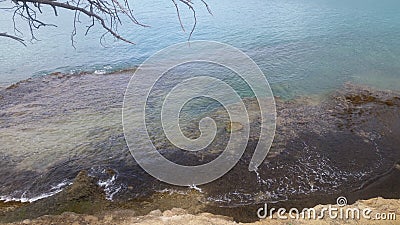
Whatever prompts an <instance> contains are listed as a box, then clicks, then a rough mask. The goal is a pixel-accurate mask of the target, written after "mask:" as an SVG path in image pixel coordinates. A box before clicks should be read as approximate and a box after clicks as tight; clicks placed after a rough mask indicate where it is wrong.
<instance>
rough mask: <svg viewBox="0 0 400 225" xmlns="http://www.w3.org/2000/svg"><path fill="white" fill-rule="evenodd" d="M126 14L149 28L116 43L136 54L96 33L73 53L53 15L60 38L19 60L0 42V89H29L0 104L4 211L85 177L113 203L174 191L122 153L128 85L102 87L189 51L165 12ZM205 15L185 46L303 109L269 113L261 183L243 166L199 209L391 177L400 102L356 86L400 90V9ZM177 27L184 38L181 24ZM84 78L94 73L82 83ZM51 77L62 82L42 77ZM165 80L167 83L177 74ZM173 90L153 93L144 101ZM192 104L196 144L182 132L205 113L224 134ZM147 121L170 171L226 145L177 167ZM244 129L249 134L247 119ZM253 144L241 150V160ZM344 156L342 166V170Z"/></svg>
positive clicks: (256, 5)
mask: <svg viewBox="0 0 400 225" xmlns="http://www.w3.org/2000/svg"><path fill="white" fill-rule="evenodd" d="M151 4H154V5H151ZM135 5H138V8H137V10H136V14H137V17H138V18H139V19H142V21H143V23H146V24H149V25H151V26H152V27H151V28H138V27H136V28H135V27H134V28H132V29H124V30H123V31H122V30H121V31H122V32H123V34H124V35H126V36H127V37H129V38H130V39H132V40H133V41H135V42H136V43H137V45H134V46H130V45H127V44H126V43H122V42H116V43H114V42H112V41H109V42H108V43H109V45H110V47H106V48H103V47H101V46H100V44H99V43H98V37H99V35H100V34H101V31H99V30H94V32H93V33H92V34H90V35H89V36H88V37H86V38H82V37H77V41H78V42H77V44H76V47H77V48H76V50H74V49H73V48H72V47H71V45H70V42H69V36H70V33H69V30H68V29H63V28H68V27H70V26H71V24H70V23H69V20H67V19H66V18H67V17H66V16H67V15H63V16H60V18H59V20H58V21H57V22H58V23H59V25H60V27H59V28H51V29H50V28H49V29H48V28H46V29H43V30H41V31H40V32H39V35H38V37H39V38H40V39H41V41H38V42H34V43H33V44H32V45H30V44H29V47H27V48H25V47H23V46H22V45H20V44H19V43H16V42H12V41H9V40H1V41H2V43H4V44H2V45H1V46H0V52H1V55H0V63H1V65H2V67H1V68H0V84H1V86H8V85H10V84H11V83H15V82H18V81H20V80H24V79H27V78H30V77H32V76H33V77H34V78H33V79H29V80H27V81H24V82H21V83H19V84H18V85H16V86H14V87H12V88H9V89H1V91H0V102H1V105H0V110H1V111H0V130H1V134H2V135H1V136H0V141H1V146H0V157H1V160H2V164H1V165H0V183H2V184H3V185H2V186H1V187H0V196H1V198H3V199H15V200H23V201H33V200H37V199H39V198H42V197H46V196H48V195H51V194H54V193H57V192H59V191H61V190H62V189H63V188H64V187H66V186H67V185H69V184H70V183H71V182H72V180H73V178H74V176H75V175H76V174H77V173H78V172H79V171H80V170H83V169H85V170H88V171H89V173H90V174H91V175H92V176H96V177H98V178H99V179H100V181H99V184H100V185H102V186H103V187H104V188H105V190H106V192H107V196H108V197H109V198H110V199H111V198H114V199H118V198H119V199H126V198H135V197H137V196H143V195H147V194H152V193H153V192H154V191H163V190H169V191H171V190H176V189H179V188H175V187H171V186H168V185H166V184H163V183H160V182H157V181H156V180H155V179H153V178H152V177H150V176H149V175H147V174H146V173H145V172H144V171H143V170H142V169H140V167H138V166H137V165H136V163H135V162H134V160H133V158H132V157H131V156H130V153H129V151H128V149H127V147H126V144H125V141H124V136H123V133H122V124H121V107H122V100H123V93H124V90H125V87H126V85H127V82H128V81H129V78H130V76H131V74H132V73H129V72H127V73H117V74H110V75H100V74H102V73H107V72H112V71H115V70H119V69H125V68H131V67H134V66H136V65H138V64H140V62H142V61H143V60H144V59H145V58H147V57H148V56H150V55H151V54H152V53H154V52H156V51H158V50H160V49H162V48H163V47H167V46H168V45H170V44H174V43H177V42H181V41H185V40H186V39H187V37H188V34H187V33H183V32H182V31H181V30H180V27H179V24H178V21H177V18H176V15H175V9H174V7H173V5H172V4H170V2H169V1H167V2H158V3H149V2H140V3H139V2H138V3H136V4H135ZM210 5H211V7H212V10H213V12H214V16H210V15H208V14H207V13H206V10H205V9H203V10H202V9H199V10H198V11H199V13H198V18H199V24H198V27H197V29H196V31H195V34H194V36H193V40H200V39H204V40H214V41H221V42H225V43H229V44H231V45H233V46H235V47H238V48H239V49H241V50H243V51H244V52H246V53H247V54H248V55H249V56H250V57H252V58H253V59H254V60H255V61H256V63H257V64H258V65H259V66H260V67H261V69H262V70H263V71H264V73H265V74H266V76H267V77H268V80H269V81H270V83H271V86H272V89H273V91H274V94H275V95H276V96H280V97H282V98H284V99H293V98H296V99H297V97H300V99H303V100H304V102H302V100H297V101H295V102H292V103H287V102H284V101H278V116H280V118H281V119H280V120H278V132H277V133H278V135H277V136H276V139H275V143H274V146H273V149H272V150H271V151H272V152H271V153H272V154H271V156H274V158H273V160H272V159H271V160H267V161H266V163H265V164H264V165H263V166H261V167H260V170H259V174H256V173H250V172H248V171H247V167H246V165H247V164H246V163H248V160H249V155H246V154H245V156H244V158H243V160H242V161H241V162H240V163H239V165H238V166H237V167H236V169H234V170H232V171H231V172H230V173H229V174H227V176H226V177H225V179H221V180H219V181H218V182H216V183H212V184H210V185H206V186H204V187H201V188H202V189H203V191H205V192H207V193H208V194H207V198H206V199H205V201H209V202H213V203H216V204H221V205H247V204H254V203H259V202H263V201H283V200H287V199H291V198H299V197H301V196H304V195H313V194H315V195H320V194H326V193H336V192H340V191H346V190H347V191H349V190H352V189H357V188H359V187H362V186H363V185H364V184H365V183H366V182H368V181H369V180H371V179H374V178H375V177H377V176H379V175H381V174H383V173H385V172H387V171H388V170H390V169H391V168H393V165H394V164H396V160H397V159H398V149H397V148H396V146H399V143H397V142H398V141H397V138H395V137H398V135H399V134H400V131H399V127H400V125H399V121H400V120H399V118H398V117H399V115H400V114H399V107H398V106H399V105H400V103H399V102H398V101H399V98H398V94H396V93H390V92H384V93H381V92H379V91H375V90H373V89H371V88H369V87H363V86H362V87H359V86H358V84H367V85H368V86H372V87H376V88H379V89H391V90H393V91H396V90H400V82H398V78H399V77H400V74H399V71H400V63H399V62H400V45H398V43H399V41H398V40H400V13H399V6H400V3H399V2H398V1H381V2H379V3H378V2H374V1H353V2H352V3H349V2H348V1H335V2H333V1H317V0H314V1H266V2H257V1H250V2H249V1H246V2H244V1H243V2H237V1H236V2H231V1H230V2H228V1H218V2H210ZM139 6H140V7H139ZM199 7H200V5H199ZM160 11H162V12H165V13H164V14H161V13H160ZM64 16H65V18H64ZM44 17H46V18H51V15H44ZM184 17H185V20H184V21H185V22H186V23H188V25H187V26H188V27H189V26H190V25H191V24H190V22H191V17H190V14H184ZM0 21H1V23H0V30H4V29H6V28H8V29H10V27H9V26H7V24H9V23H7V21H8V18H7V17H6V16H5V15H0ZM227 21H229V22H227ZM3 28H4V29H3ZM200 68H202V67H200ZM213 69H214V70H213ZM83 71H91V72H94V73H95V74H89V75H78V74H79V73H80V72H83ZM201 71H202V72H203V73H204V71H206V72H207V73H210V74H213V75H215V74H217V75H216V76H217V77H218V76H219V77H220V78H222V79H224V80H226V81H227V82H228V83H229V82H231V83H235V82H236V81H239V80H238V79H237V78H235V76H233V75H232V74H230V73H229V71H225V70H223V69H221V68H217V67H212V66H205V67H204V68H202V70H201ZM53 72H61V73H62V74H58V75H49V76H43V75H46V74H49V73H53ZM172 72H174V71H172ZM175 72H176V77H175V79H177V78H178V77H179V74H180V73H179V70H177V71H175ZM68 74H72V75H71V76H69V75H68ZM74 74H76V75H74ZM96 74H97V75H96ZM190 75H194V74H190ZM179 79H183V78H182V77H180V78H179ZM347 82H351V83H353V84H357V85H355V86H351V87H346V88H348V91H347V92H346V91H344V92H343V93H340V94H338V95H337V98H333V99H332V98H331V97H328V98H329V100H326V101H327V102H324V101H322V102H317V103H315V102H314V103H312V102H310V98H309V97H310V96H312V97H313V99H314V97H315V96H317V97H316V98H317V99H321V96H326V95H327V94H329V93H332V92H334V91H337V90H341V91H343V89H342V88H343V84H344V83H347ZM173 83H174V82H172V83H171V84H169V83H167V85H165V84H166V83H162V84H159V85H158V86H157V85H156V86H155V98H154V99H156V100H157V98H158V97H160V96H162V94H165V92H166V91H168V90H170V89H171V88H172V84H173ZM239 84H240V82H239ZM236 88H237V89H239V90H238V91H239V92H240V94H241V96H243V97H251V92H249V91H248V90H246V88H243V86H241V85H237V86H236ZM249 99H251V98H249ZM323 99H324V98H323ZM335 99H336V100H335ZM248 101H249V104H250V105H251V100H248ZM298 101H299V102H298ZM202 103H203V107H201V106H199V105H196V104H195V105H192V106H190V105H189V106H188V107H191V108H189V109H188V111H187V112H189V114H188V118H187V119H186V120H184V122H186V123H188V124H189V125H188V128H187V129H188V133H193V134H196V132H197V129H196V128H195V127H191V126H190V124H196V120H195V119H194V122H193V121H191V120H190V119H189V118H191V116H194V117H193V118H196V116H201V115H204V114H207V113H208V114H210V115H217V117H218V119H220V121H219V124H220V125H224V124H225V123H226V117H224V116H221V115H220V113H221V112H219V110H218V104H214V105H211V107H210V104H209V102H207V101H206V102H202ZM204 103H206V104H204ZM156 104H157V103H154V105H156ZM152 106H153V105H151V106H150V107H152ZM185 112H186V111H185ZM155 113H156V112H155ZM156 118H157V115H153V114H151V115H149V118H148V119H149V121H153V123H154V124H151V125H150V126H153V127H154V128H155V129H154V130H153V131H152V132H153V133H152V134H153V137H154V138H155V139H154V141H155V142H156V145H157V146H158V147H159V148H160V150H161V151H162V152H163V154H164V155H165V156H166V157H168V158H171V159H174V160H176V161H177V162H181V163H188V164H196V163H199V161H200V159H202V160H206V161H207V160H211V159H212V158H214V157H215V155H216V154H217V153H219V151H218V149H219V148H218V147H220V146H223V145H224V144H225V143H226V140H227V134H226V132H225V130H224V128H223V127H222V129H220V130H219V135H220V137H219V138H218V139H217V140H218V141H217V143H214V144H215V149H211V150H214V152H211V153H210V152H207V153H204V154H203V155H201V154H200V155H191V154H187V155H186V154H181V152H180V151H179V150H177V149H174V148H173V147H171V146H170V145H169V144H168V143H167V142H165V141H163V136H162V135H161V134H160V133H157V132H159V131H158V130H157V129H156V128H157V126H158V127H159V124H158V123H157V119H156ZM253 122H254V123H255V124H257V118H253ZM306 131H307V132H306ZM253 136H254V137H255V136H256V135H255V134H253ZM255 142H256V139H252V140H251V141H250V144H249V146H248V148H249V149H250V150H249V151H251V148H252V147H254V144H255ZM279 152H281V154H278V153H279ZM346 154H347V155H349V157H347V158H346V160H344V159H343V155H346ZM360 155H362V156H363V157H359V156H360ZM263 171H265V172H263ZM238 178H239V179H238ZM232 180H234V181H235V182H234V183H232V182H230V181H232ZM183 190H186V189H183Z"/></svg>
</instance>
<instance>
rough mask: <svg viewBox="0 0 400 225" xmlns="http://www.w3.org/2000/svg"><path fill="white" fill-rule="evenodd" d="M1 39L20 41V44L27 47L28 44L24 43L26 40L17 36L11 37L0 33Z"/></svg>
mask: <svg viewBox="0 0 400 225" xmlns="http://www.w3.org/2000/svg"><path fill="white" fill-rule="evenodd" d="M0 37H6V38H11V39H13V40H16V41H18V42H20V43H21V44H23V45H25V46H26V44H25V43H24V39H22V38H19V37H17V36H14V35H9V34H7V33H0Z"/></svg>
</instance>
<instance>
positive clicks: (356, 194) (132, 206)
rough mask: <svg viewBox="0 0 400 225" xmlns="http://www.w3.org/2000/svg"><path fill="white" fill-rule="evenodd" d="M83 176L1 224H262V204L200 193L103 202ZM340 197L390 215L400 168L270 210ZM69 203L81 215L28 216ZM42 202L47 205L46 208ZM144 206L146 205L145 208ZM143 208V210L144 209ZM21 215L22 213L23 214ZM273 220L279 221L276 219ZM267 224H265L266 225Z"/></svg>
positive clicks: (399, 187)
mask: <svg viewBox="0 0 400 225" xmlns="http://www.w3.org/2000/svg"><path fill="white" fill-rule="evenodd" d="M81 174H82V172H81V173H80V174H79V175H78V176H77V178H76V180H75V182H74V184H73V185H72V186H71V187H67V188H66V189H65V190H63V191H62V192H61V193H60V194H56V195H55V196H50V197H48V198H46V199H42V200H38V201H35V202H32V203H21V202H6V203H5V202H0V224H3V223H4V222H6V223H5V224H8V223H12V224H19V223H21V222H22V223H23V224H25V223H24V222H23V221H24V220H25V221H26V220H29V221H31V220H33V221H41V222H43V223H47V222H49V221H52V220H54V219H56V220H59V219H60V218H64V219H65V217H68V216H69V214H71V213H72V214H74V215H77V216H81V217H88V216H89V217H90V215H93V216H95V217H98V218H101V216H104V215H105V214H117V215H118V214H119V213H120V212H125V213H124V216H126V217H130V216H129V215H127V214H126V212H130V213H132V216H131V217H135V218H137V217H148V216H153V217H154V216H155V217H157V218H158V217H161V216H163V215H164V214H165V213H166V214H168V215H171V211H173V212H174V211H175V212H177V213H178V214H177V215H194V216H202V215H205V214H206V215H210V216H212V217H218V218H223V219H224V220H226V221H228V222H232V223H233V222H235V223H255V222H257V221H263V220H260V219H259V218H258V217H257V216H256V215H257V214H256V212H257V210H258V209H259V208H260V207H263V204H261V203H260V204H256V205H252V206H242V207H232V208H226V207H222V208H221V207H213V206H207V205H206V206H204V205H203V206H200V203H199V202H197V203H196V198H197V199H198V198H199V197H200V196H201V193H198V192H196V191H193V192H192V194H189V195H181V196H180V194H177V195H176V196H174V194H168V195H163V194H161V193H160V194H158V196H157V195H155V196H152V197H151V199H141V200H140V199H137V200H135V201H133V202H112V201H107V200H106V199H105V198H104V193H102V191H101V190H100V189H97V191H88V188H89V189H93V190H96V187H95V186H93V185H96V182H93V181H94V179H92V178H90V177H86V175H81ZM83 174H84V172H83ZM388 187H389V188H388ZM98 188H100V187H98ZM73 189H76V190H74V192H75V193H73V195H76V194H78V193H81V192H83V193H84V194H83V195H82V196H80V197H79V198H82V199H87V200H90V201H93V199H97V198H99V196H97V195H100V200H95V201H93V202H94V203H93V205H92V207H93V208H95V210H91V209H86V210H85V209H84V210H83V211H79V207H77V205H79V204H83V203H82V199H81V200H73V199H76V198H75V197H76V196H68V195H70V193H71V190H73ZM382 191H383V192H382ZM65 194H66V195H65ZM60 195H61V196H63V197H61V198H60V197H59V196H60ZM78 195H80V194H78ZM340 195H342V196H345V197H346V199H347V206H352V205H357V203H359V202H364V201H367V202H374V201H376V199H382V200H383V201H384V203H385V204H387V205H386V207H383V210H385V209H386V211H387V207H388V208H392V209H393V207H394V208H395V206H394V204H397V205H400V164H396V167H395V168H394V169H393V170H391V172H390V173H387V174H385V175H384V176H382V177H380V178H378V179H376V180H375V181H374V182H373V183H371V184H369V185H368V186H366V187H364V188H362V189H360V190H357V191H353V192H349V193H337V194H335V195H322V196H320V197H317V198H316V197H315V196H314V197H313V198H308V197H307V196H304V198H303V199H297V200H290V201H284V202H278V203H268V208H285V209H286V210H290V209H291V208H296V209H299V210H300V211H301V210H302V209H304V208H318V207H320V206H321V205H329V204H331V205H335V204H336V198H337V197H338V196H340ZM65 196H68V197H67V198H66V199H62V198H65ZM101 198H102V200H101ZM168 198H170V199H168ZM60 199H62V200H60ZM67 199H72V204H71V206H72V207H76V209H78V211H74V210H61V211H57V213H49V214H43V215H39V216H34V215H31V216H27V215H29V212H30V211H32V210H33V209H34V208H37V207H43V205H46V206H47V207H49V206H50V207H54V206H52V205H57V204H59V203H60V202H59V201H66V200H67ZM67 201H71V200H67ZM83 201H85V200H83ZM166 201H167V202H168V201H171V202H172V203H171V204H170V205H169V206H167V205H164V204H165V202H166ZM43 202H46V203H44V204H43ZM52 202H53V204H52ZM146 202H152V203H151V206H150V205H147V204H148V203H146ZM157 202H158V203H157ZM49 203H50V204H49ZM143 203H145V204H144V205H143ZM160 203H161V204H160ZM99 204H100V205H101V204H103V205H106V206H105V207H101V206H99ZM143 206H144V208H142V207H143ZM146 207H147V209H146ZM199 207H200V208H199ZM196 208H197V209H196ZM381 208H382V207H381ZM21 209H22V210H21ZM70 209H71V208H70ZM399 209H400V208H399ZM36 210H37V209H36ZM34 211H35V210H34ZM14 212H17V214H16V215H14V216H11V219H10V218H9V219H6V220H5V221H4V220H3V219H4V218H3V219H1V218H2V217H3V216H5V218H7V217H8V216H9V215H10V214H11V215H12V214H13V213H14ZM21 212H23V213H22V214H21ZM161 212H164V213H161ZM1 215H2V216H1ZM24 215H25V216H24ZM267 215H268V216H267V218H268V217H270V215H269V214H267ZM399 215H400V214H397V216H399ZM15 216H16V217H15ZM274 218H276V215H275V217H274ZM153 219H154V218H153ZM98 220H99V219H98ZM267 220H268V219H267ZM267 220H264V222H265V221H267ZM272 221H274V220H272ZM278 221H279V220H278ZM108 222H111V221H103V222H101V219H100V221H97V222H96V224H108ZM269 222H270V221H269ZM275 222H276V220H275ZM34 224H36V223H34ZM65 224H67V222H65Z"/></svg>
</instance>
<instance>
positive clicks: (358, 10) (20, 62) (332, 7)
mask: <svg viewBox="0 0 400 225" xmlns="http://www.w3.org/2000/svg"><path fill="white" fill-rule="evenodd" d="M208 3H209V5H210V7H211V9H212V11H213V15H209V14H208V13H207V10H206V9H205V7H203V5H201V3H200V2H198V3H196V7H197V16H198V26H197V28H196V30H195V32H194V34H193V37H192V40H213V41H219V42H224V43H228V44H231V45H233V46H235V47H237V48H239V49H241V50H243V51H244V52H246V53H247V54H248V55H249V56H250V57H252V58H253V59H254V60H255V61H256V62H257V64H258V65H259V66H260V67H261V69H262V70H263V72H264V73H265V74H266V75H267V77H268V79H269V81H270V83H271V85H272V88H273V90H274V92H275V94H276V95H279V96H284V97H293V96H298V95H319V94H323V93H326V92H328V91H330V90H332V89H335V88H337V87H339V86H341V85H342V84H343V83H344V82H355V83H366V84H369V85H373V86H376V87H379V88H385V89H397V90H398V89H400V82H398V78H399V77H400V45H399V40H400V2H399V1H396V0H383V1H372V0H368V1H365V0H363V1H361V0H353V1H344V0H340V1H328V0H269V1H255V0H248V1H243V0H240V1H227V0H218V1H208ZM2 4H5V3H2ZM132 6H133V8H134V9H135V15H136V17H137V18H138V19H139V20H140V21H141V22H142V23H144V24H147V25H150V26H151V27H149V28H143V27H138V26H134V25H131V24H128V23H125V24H124V26H123V28H122V29H120V31H121V33H122V34H123V35H124V36H126V37H127V38H128V39H129V40H132V41H133V42H135V43H136V45H129V44H126V43H123V42H114V41H113V40H112V38H107V39H106V41H105V43H106V44H105V45H106V47H103V46H101V45H100V43H99V37H100V36H101V34H102V32H103V31H102V30H101V29H100V28H99V26H97V27H95V28H94V29H93V30H92V32H91V33H90V34H89V35H88V36H86V37H84V29H85V26H86V24H85V23H82V24H79V25H78V35H77V37H76V41H77V43H76V44H75V45H76V49H74V48H73V47H72V46H71V40H70V35H71V31H72V17H71V15H72V14H71V12H64V11H63V12H62V13H60V14H61V15H60V16H59V17H54V15H52V14H51V13H48V14H44V15H42V18H43V19H45V20H48V21H54V23H55V24H56V25H57V26H58V27H57V28H54V27H45V28H42V29H41V30H40V31H39V32H38V33H37V35H36V36H37V38H38V39H40V41H33V42H32V43H30V42H29V41H28V47H24V46H23V45H21V44H20V43H18V42H15V41H11V40H8V39H4V38H2V39H0V43H1V44H0V65H1V67H0V86H6V85H9V84H10V83H13V82H17V81H19V80H22V79H26V78H29V77H32V76H41V75H45V74H48V73H51V72H55V71H60V72H64V73H75V72H79V71H93V72H97V73H104V72H110V71H113V70H118V69H123V68H128V67H132V66H135V65H138V64H140V62H142V61H143V60H144V59H146V58H147V57H149V56H150V55H152V54H153V53H155V52H156V51H158V50H160V49H162V48H164V47H167V46H169V45H171V44H175V43H178V42H182V41H186V40H187V38H188V35H189V34H188V32H186V33H185V32H183V31H182V30H181V29H180V26H179V23H178V20H177V16H176V14H175V8H174V6H173V4H172V2H171V1H144V0H139V1H133V2H132ZM181 10H182V17H183V22H184V24H185V26H186V30H190V28H191V25H192V23H193V20H192V15H191V14H190V11H188V10H187V9H186V8H185V7H182V8H181ZM49 12H51V10H49ZM10 14H11V12H9V13H3V12H2V14H1V15H0V31H2V32H3V31H7V32H9V33H12V21H11V18H10ZM82 22H84V19H82ZM20 24H21V27H20V29H21V30H25V32H24V33H25V38H26V39H29V38H30V36H29V32H28V31H26V27H24V26H23V24H22V23H20Z"/></svg>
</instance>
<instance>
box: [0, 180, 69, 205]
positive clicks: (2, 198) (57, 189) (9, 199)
mask: <svg viewBox="0 0 400 225" xmlns="http://www.w3.org/2000/svg"><path fill="white" fill-rule="evenodd" d="M71 184H72V182H69V181H67V180H64V181H63V182H61V183H59V184H57V185H55V186H52V187H51V188H50V190H49V191H48V192H46V193H43V194H40V195H37V196H34V197H30V198H28V197H26V193H27V191H25V192H24V193H22V195H21V197H12V196H5V195H3V196H0V201H4V202H22V203H25V202H29V203H31V202H35V201H37V200H40V199H44V198H48V197H50V196H53V195H55V194H57V193H60V192H61V191H62V190H64V188H65V187H67V186H69V185H71Z"/></svg>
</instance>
